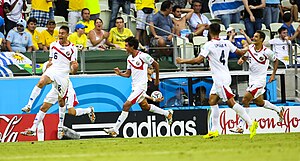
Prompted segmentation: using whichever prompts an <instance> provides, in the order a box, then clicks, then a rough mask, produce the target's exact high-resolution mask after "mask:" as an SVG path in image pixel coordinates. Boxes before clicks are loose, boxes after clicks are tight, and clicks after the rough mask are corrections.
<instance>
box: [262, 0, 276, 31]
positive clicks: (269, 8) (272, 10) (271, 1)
mask: <svg viewBox="0 0 300 161" xmlns="http://www.w3.org/2000/svg"><path fill="white" fill-rule="evenodd" d="M279 5H280V0H266V7H265V8H264V9H263V16H264V19H263V20H264V24H265V25H266V27H267V29H271V28H270V23H277V22H278V21H279V12H280V9H279Z"/></svg>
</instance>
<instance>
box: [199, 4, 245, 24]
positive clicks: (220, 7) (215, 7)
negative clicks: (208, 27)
mask: <svg viewBox="0 0 300 161" xmlns="http://www.w3.org/2000/svg"><path fill="white" fill-rule="evenodd" d="M202 4H203V3H202ZM202 8H203V7H202ZM211 10H212V12H211V13H212V14H213V15H215V17H216V18H219V19H221V21H222V24H223V25H224V26H225V28H226V29H227V28H228V27H229V24H231V23H240V17H241V14H240V12H241V11H243V10H244V5H243V3H242V2H241V1H240V0H230V1H224V0H213V1H212V2H211ZM200 12H201V11H200ZM202 13H203V12H202Z"/></svg>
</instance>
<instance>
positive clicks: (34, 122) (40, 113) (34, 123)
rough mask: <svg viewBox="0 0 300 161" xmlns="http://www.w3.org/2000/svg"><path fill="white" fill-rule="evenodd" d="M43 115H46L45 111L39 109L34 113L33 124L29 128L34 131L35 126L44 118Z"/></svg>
mask: <svg viewBox="0 0 300 161" xmlns="http://www.w3.org/2000/svg"><path fill="white" fill-rule="evenodd" d="M45 115H46V113H45V112H43V111H41V110H40V111H39V112H38V113H37V114H36V116H35V118H34V121H33V125H32V127H31V128H30V129H31V130H32V131H36V128H37V126H38V125H39V123H40V122H41V121H42V120H43V119H44V117H45Z"/></svg>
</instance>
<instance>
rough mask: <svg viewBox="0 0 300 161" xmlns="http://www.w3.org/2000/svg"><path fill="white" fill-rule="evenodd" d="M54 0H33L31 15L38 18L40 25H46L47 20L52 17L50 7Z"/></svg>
mask: <svg viewBox="0 0 300 161" xmlns="http://www.w3.org/2000/svg"><path fill="white" fill-rule="evenodd" d="M52 2H53V0H32V1H31V8H32V10H31V13H30V17H34V18H36V20H37V23H36V25H37V26H38V27H45V26H46V25H47V21H48V20H49V19H50V14H49V13H50V7H52Z"/></svg>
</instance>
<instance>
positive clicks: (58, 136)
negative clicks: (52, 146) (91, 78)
mask: <svg viewBox="0 0 300 161" xmlns="http://www.w3.org/2000/svg"><path fill="white" fill-rule="evenodd" d="M64 135H65V132H64V129H63V128H62V127H59V128H58V130H57V138H58V139H59V140H61V139H62V138H63V137H64Z"/></svg>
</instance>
